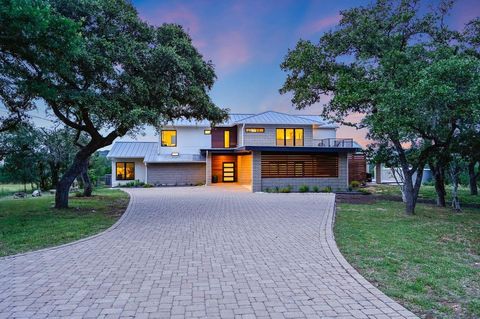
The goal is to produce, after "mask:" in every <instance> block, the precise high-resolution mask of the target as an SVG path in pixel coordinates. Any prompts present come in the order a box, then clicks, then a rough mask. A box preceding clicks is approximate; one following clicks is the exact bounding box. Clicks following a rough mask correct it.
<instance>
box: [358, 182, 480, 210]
mask: <svg viewBox="0 0 480 319" xmlns="http://www.w3.org/2000/svg"><path fill="white" fill-rule="evenodd" d="M367 189H368V190H369V191H370V192H372V193H373V194H377V195H388V196H392V195H394V196H402V193H401V192H400V187H399V186H397V185H384V184H381V185H372V186H369V187H368V188H367ZM446 191H447V197H446V199H447V205H449V204H450V203H449V202H451V200H452V190H451V187H450V186H449V185H446ZM418 198H420V199H430V200H436V198H437V193H436V192H435V187H434V186H431V185H422V186H421V187H420V191H419V193H418ZM458 198H459V199H460V206H461V205H462V203H468V204H478V205H480V196H472V195H470V190H469V189H468V188H467V187H463V186H462V187H460V188H459V189H458Z"/></svg>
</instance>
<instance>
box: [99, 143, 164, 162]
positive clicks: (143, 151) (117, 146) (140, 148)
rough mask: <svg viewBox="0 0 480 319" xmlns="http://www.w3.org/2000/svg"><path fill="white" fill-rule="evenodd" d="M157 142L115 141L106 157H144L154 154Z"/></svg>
mask: <svg viewBox="0 0 480 319" xmlns="http://www.w3.org/2000/svg"><path fill="white" fill-rule="evenodd" d="M157 145H158V143H157V142H122V141H119V142H115V143H114V144H113V146H112V149H111V150H110V152H108V155H107V158H113V157H115V158H144V157H147V156H151V154H155V153H156V151H157Z"/></svg>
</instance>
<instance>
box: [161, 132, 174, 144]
mask: <svg viewBox="0 0 480 319" xmlns="http://www.w3.org/2000/svg"><path fill="white" fill-rule="evenodd" d="M162 146H166V147H175V146H177V131H176V130H162Z"/></svg>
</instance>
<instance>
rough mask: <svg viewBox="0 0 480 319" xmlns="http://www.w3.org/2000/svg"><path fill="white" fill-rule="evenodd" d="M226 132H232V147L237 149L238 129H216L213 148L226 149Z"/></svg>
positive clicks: (213, 135) (213, 136)
mask: <svg viewBox="0 0 480 319" xmlns="http://www.w3.org/2000/svg"><path fill="white" fill-rule="evenodd" d="M225 131H230V147H237V127H236V126H233V127H214V128H213V129H212V135H211V136H212V147H213V148H224V147H225V146H224V136H225Z"/></svg>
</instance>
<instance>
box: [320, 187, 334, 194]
mask: <svg viewBox="0 0 480 319" xmlns="http://www.w3.org/2000/svg"><path fill="white" fill-rule="evenodd" d="M320 192H321V193H331V192H332V187H330V186H325V187H323V188H322V189H321V190H320Z"/></svg>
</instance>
